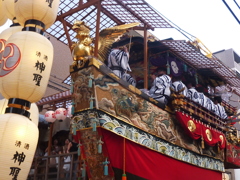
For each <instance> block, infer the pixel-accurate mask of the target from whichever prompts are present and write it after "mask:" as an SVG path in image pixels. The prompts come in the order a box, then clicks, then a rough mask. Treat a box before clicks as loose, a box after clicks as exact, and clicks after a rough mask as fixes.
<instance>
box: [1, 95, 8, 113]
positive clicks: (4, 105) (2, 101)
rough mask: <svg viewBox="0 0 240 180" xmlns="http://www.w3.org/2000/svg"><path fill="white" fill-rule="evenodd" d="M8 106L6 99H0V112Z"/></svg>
mask: <svg viewBox="0 0 240 180" xmlns="http://www.w3.org/2000/svg"><path fill="white" fill-rule="evenodd" d="M7 107H8V99H5V98H4V99H1V100H0V114H5V110H6V108H7Z"/></svg>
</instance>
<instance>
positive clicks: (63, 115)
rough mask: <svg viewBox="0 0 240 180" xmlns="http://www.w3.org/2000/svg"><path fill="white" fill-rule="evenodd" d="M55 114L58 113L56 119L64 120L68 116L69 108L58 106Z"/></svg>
mask: <svg viewBox="0 0 240 180" xmlns="http://www.w3.org/2000/svg"><path fill="white" fill-rule="evenodd" d="M55 114H56V119H57V120H59V121H63V120H65V119H66V117H67V110H66V109H65V108H58V109H57V110H56V111H55Z"/></svg>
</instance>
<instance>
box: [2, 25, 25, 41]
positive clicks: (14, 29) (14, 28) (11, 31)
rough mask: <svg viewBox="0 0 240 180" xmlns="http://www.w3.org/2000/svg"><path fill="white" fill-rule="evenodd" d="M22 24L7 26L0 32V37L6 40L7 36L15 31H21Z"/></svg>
mask: <svg viewBox="0 0 240 180" xmlns="http://www.w3.org/2000/svg"><path fill="white" fill-rule="evenodd" d="M22 28H23V27H22V26H12V27H9V28H7V29H5V30H4V31H2V32H1V34H0V39H4V40H6V41H7V40H8V38H9V37H10V36H11V35H13V34H14V33H16V32H20V31H22Z"/></svg>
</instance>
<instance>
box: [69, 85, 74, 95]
mask: <svg viewBox="0 0 240 180" xmlns="http://www.w3.org/2000/svg"><path fill="white" fill-rule="evenodd" d="M73 86H74V82H71V89H70V92H71V94H72V93H73Z"/></svg>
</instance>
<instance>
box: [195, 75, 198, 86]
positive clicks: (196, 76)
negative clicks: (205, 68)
mask: <svg viewBox="0 0 240 180" xmlns="http://www.w3.org/2000/svg"><path fill="white" fill-rule="evenodd" d="M195 80H196V84H198V75H197V74H195Z"/></svg>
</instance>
